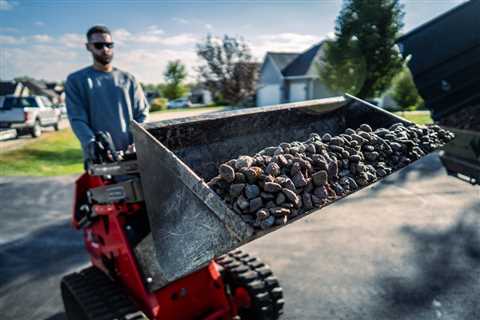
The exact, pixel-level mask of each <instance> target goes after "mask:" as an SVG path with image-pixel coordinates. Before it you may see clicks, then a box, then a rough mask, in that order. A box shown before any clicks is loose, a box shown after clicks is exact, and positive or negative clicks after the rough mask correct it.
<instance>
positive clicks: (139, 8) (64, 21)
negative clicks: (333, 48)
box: [0, 0, 463, 83]
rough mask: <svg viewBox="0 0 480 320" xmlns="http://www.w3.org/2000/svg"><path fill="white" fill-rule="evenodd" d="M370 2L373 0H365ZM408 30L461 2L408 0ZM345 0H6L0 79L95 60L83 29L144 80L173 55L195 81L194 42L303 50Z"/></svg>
mask: <svg viewBox="0 0 480 320" xmlns="http://www.w3.org/2000/svg"><path fill="white" fill-rule="evenodd" d="M366 1H368V0H366ZM401 2H402V4H404V5H405V19H404V22H405V26H404V28H403V32H408V31H409V30H412V29H413V28H415V27H417V26H419V25H421V24H423V23H425V22H427V21H428V20H430V19H432V18H433V17H435V16H437V15H439V14H441V13H443V12H445V11H448V10H450V9H451V8H453V7H455V6H457V5H458V4H460V3H461V2H463V0H404V1H401ZM341 6H342V1H341V0H317V1H313V0H312V1H308V0H296V1H293V0H275V1H274V0H259V1H254V0H237V1H232V0H218V1H215V0H210V1H205V0H196V1H195V0H189V1H182V0H177V1H153V0H136V1H128V0H96V1H93V0H0V79H2V80H4V79H13V78H15V77H19V76H30V77H33V78H37V79H46V80H51V81H59V80H64V79H65V78H66V77H67V75H68V74H69V73H71V72H73V71H75V70H78V69H80V68H83V67H85V66H87V65H89V64H91V56H90V54H89V53H88V52H87V51H86V50H85V46H84V43H85V33H86V31H87V30H88V28H89V27H90V26H92V25H95V24H103V25H106V26H108V27H109V28H110V30H111V31H112V36H113V41H114V42H115V49H114V50H115V51H114V52H115V57H114V65H115V66H116V67H118V68H120V69H123V70H126V71H129V72H131V73H132V74H134V75H135V76H136V77H137V78H138V79H139V80H140V81H142V82H145V83H159V82H163V72H164V69H165V66H166V64H167V62H168V61H171V60H176V59H180V60H181V61H182V62H183V63H184V64H186V66H187V69H188V71H189V79H190V80H194V79H195V68H196V67H197V66H198V65H199V64H200V60H199V59H198V57H197V56H196V54H195V45H196V43H199V42H201V41H202V40H203V39H205V37H206V35H207V34H211V35H213V36H223V35H224V34H228V35H230V36H237V37H242V38H243V39H244V40H245V41H246V42H247V44H248V45H249V47H250V49H251V51H252V54H253V56H254V58H255V59H256V60H257V61H259V62H261V61H262V60H263V58H264V56H265V53H266V52H267V51H282V52H285V51H287V52H302V51H304V50H306V49H308V48H309V47H310V46H312V45H314V44H316V43H318V42H319V41H321V40H322V39H325V38H326V37H328V36H329V35H332V34H333V31H334V26H335V19H336V17H337V15H338V13H339V11H340V9H341Z"/></svg>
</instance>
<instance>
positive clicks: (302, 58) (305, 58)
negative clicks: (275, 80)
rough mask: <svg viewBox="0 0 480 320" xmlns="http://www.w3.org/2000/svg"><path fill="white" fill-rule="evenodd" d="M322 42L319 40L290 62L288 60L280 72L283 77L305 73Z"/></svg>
mask: <svg viewBox="0 0 480 320" xmlns="http://www.w3.org/2000/svg"><path fill="white" fill-rule="evenodd" d="M322 44H323V42H320V43H319V44H317V45H314V46H313V47H311V48H310V49H308V50H307V51H305V52H303V53H302V54H299V55H298V56H297V57H296V58H295V59H294V60H293V61H292V62H290V63H289V64H288V65H287V66H286V67H285V68H284V69H283V70H282V74H283V76H284V77H292V76H303V75H305V74H306V73H307V72H308V70H309V69H310V66H311V65H312V62H313V60H314V59H315V57H316V55H317V53H318V50H320V48H321V47H322Z"/></svg>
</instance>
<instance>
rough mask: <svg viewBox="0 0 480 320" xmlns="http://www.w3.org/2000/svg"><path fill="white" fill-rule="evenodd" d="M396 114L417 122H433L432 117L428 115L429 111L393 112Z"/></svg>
mask: <svg viewBox="0 0 480 320" xmlns="http://www.w3.org/2000/svg"><path fill="white" fill-rule="evenodd" d="M395 114H396V115H398V116H400V117H402V118H405V119H407V120H410V121H412V122H415V123H417V124H430V123H433V120H432V118H431V117H430V112H428V111H425V112H422V111H417V112H408V111H407V112H405V113H403V112H395Z"/></svg>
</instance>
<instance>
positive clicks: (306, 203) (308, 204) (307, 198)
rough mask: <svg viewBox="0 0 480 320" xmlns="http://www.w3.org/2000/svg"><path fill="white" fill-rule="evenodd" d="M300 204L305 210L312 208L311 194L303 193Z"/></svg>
mask: <svg viewBox="0 0 480 320" xmlns="http://www.w3.org/2000/svg"><path fill="white" fill-rule="evenodd" d="M302 204H303V208H304V209H305V210H310V209H313V202H312V195H311V194H310V193H308V192H307V193H304V194H303V195H302Z"/></svg>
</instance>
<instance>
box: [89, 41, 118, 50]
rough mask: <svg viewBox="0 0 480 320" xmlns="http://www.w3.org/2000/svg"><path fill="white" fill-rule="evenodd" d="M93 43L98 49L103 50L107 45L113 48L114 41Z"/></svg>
mask: <svg viewBox="0 0 480 320" xmlns="http://www.w3.org/2000/svg"><path fill="white" fill-rule="evenodd" d="M92 44H93V46H94V47H95V49H97V50H101V49H103V48H105V47H107V48H108V49H112V48H113V42H93V43H92Z"/></svg>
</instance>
